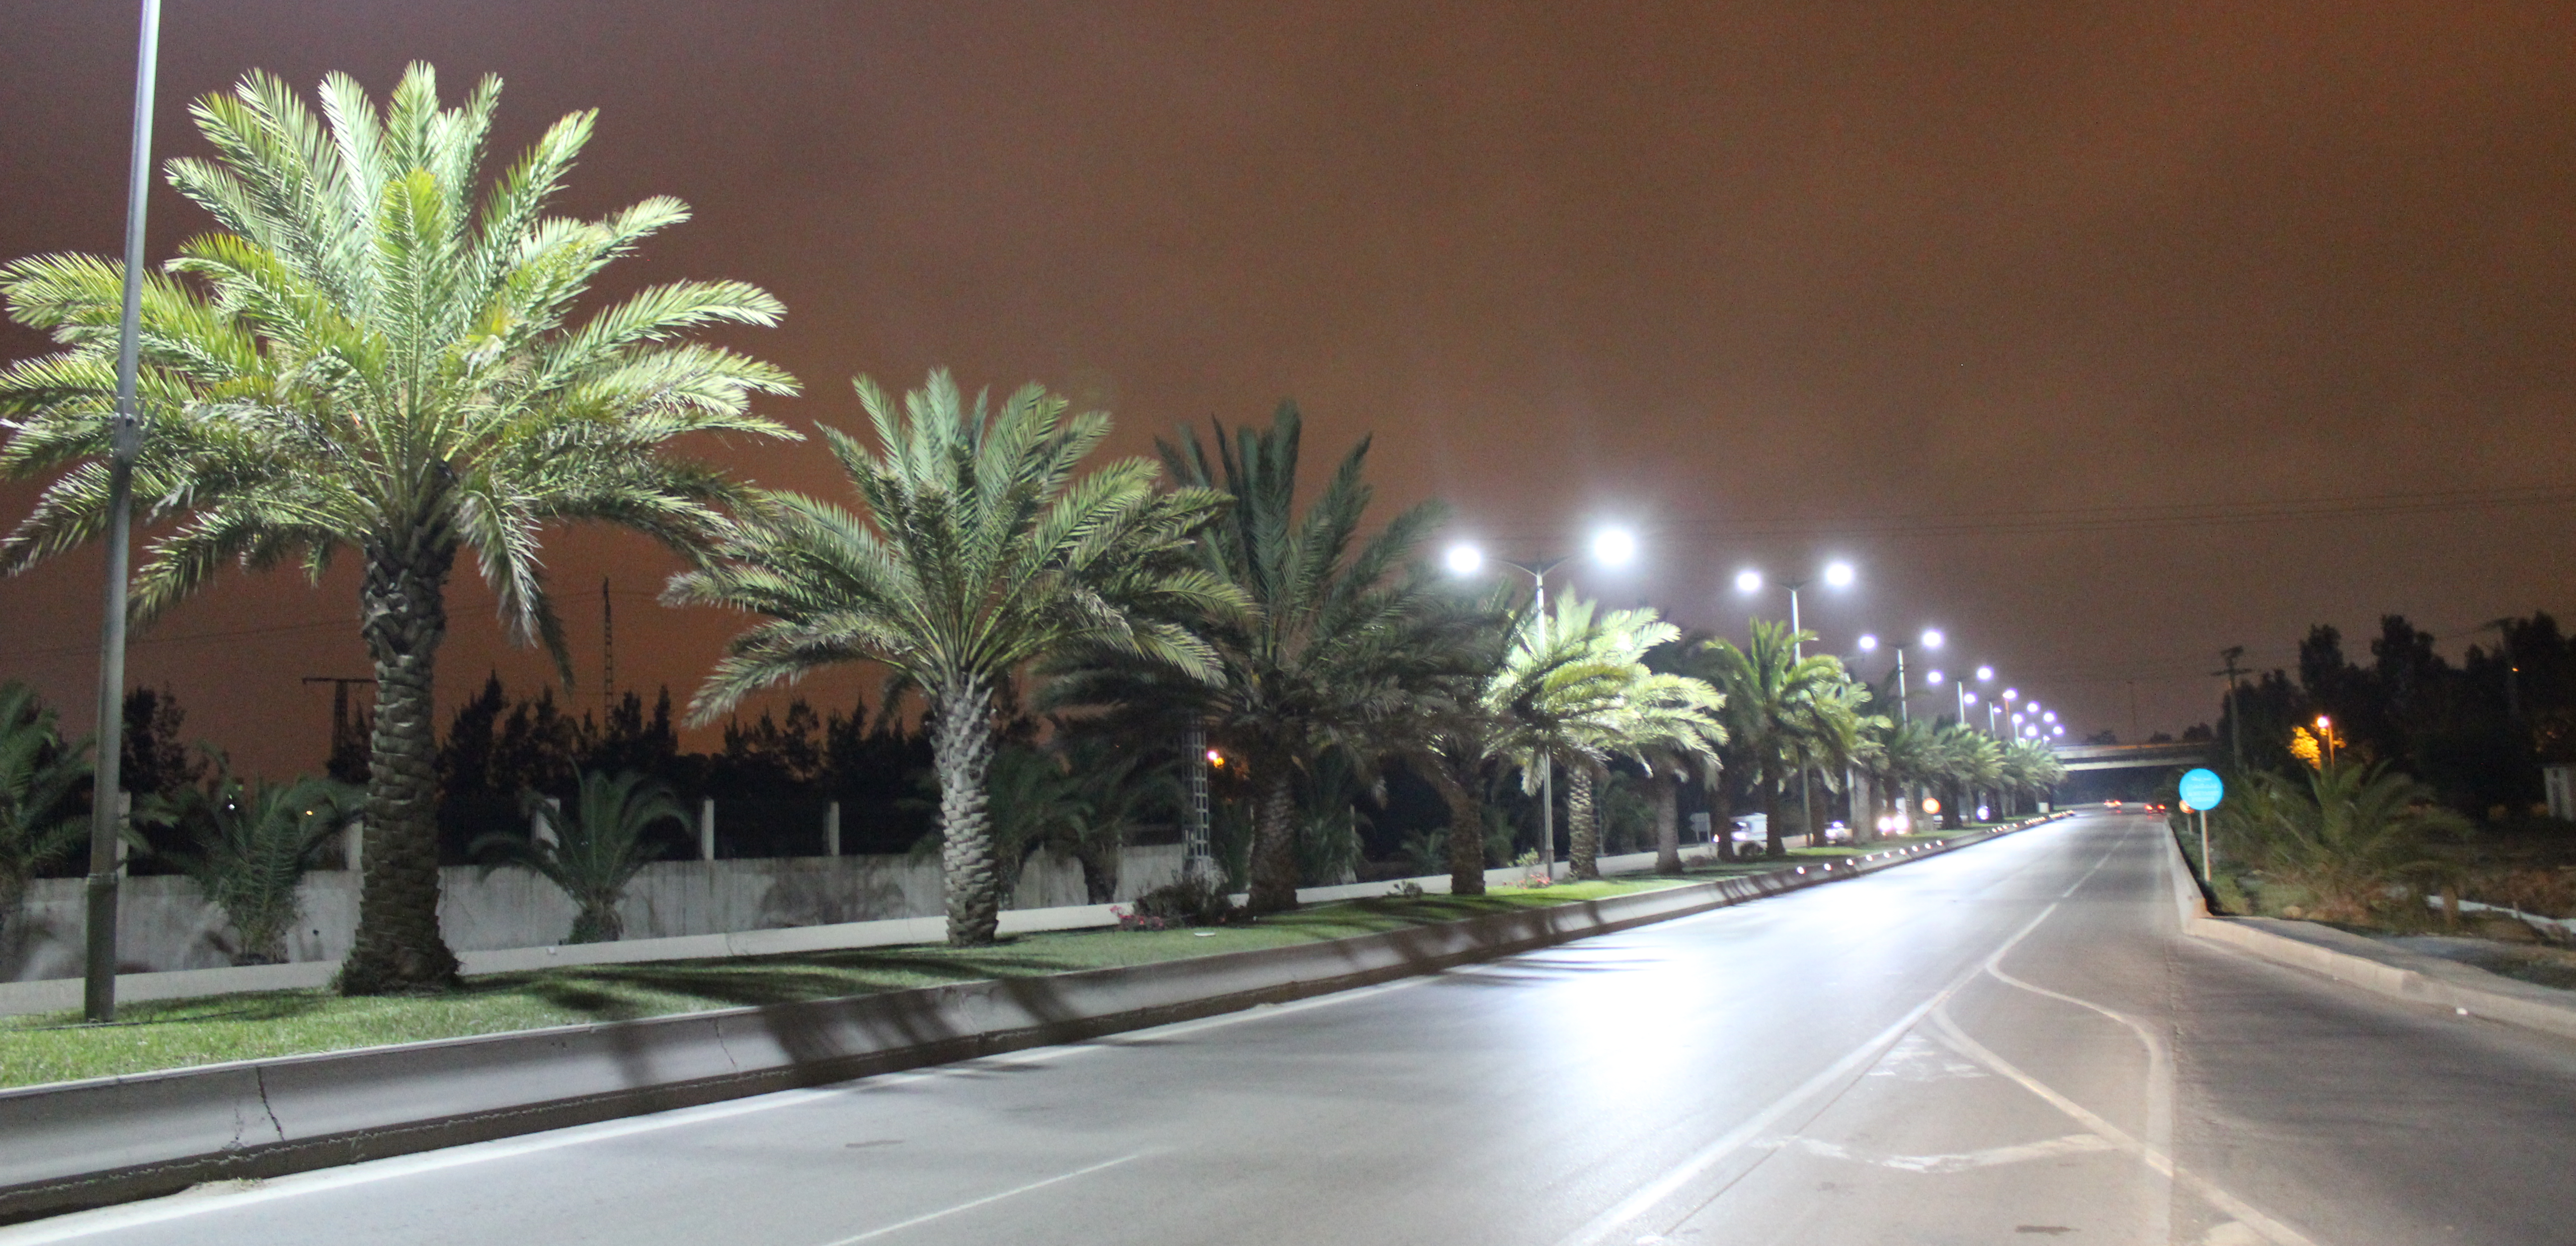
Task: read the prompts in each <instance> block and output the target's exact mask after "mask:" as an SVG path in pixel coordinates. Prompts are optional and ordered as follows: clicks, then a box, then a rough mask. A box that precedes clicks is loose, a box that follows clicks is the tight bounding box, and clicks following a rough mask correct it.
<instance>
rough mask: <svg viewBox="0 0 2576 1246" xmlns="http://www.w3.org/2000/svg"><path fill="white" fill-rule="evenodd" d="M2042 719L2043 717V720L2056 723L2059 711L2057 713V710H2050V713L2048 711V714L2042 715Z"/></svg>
mask: <svg viewBox="0 0 2576 1246" xmlns="http://www.w3.org/2000/svg"><path fill="white" fill-rule="evenodd" d="M2040 717H2041V718H2043V719H2046V720H2048V721H2049V722H2056V721H2057V711H2056V710H2050V711H2048V712H2047V713H2045V714H2042V715H2040Z"/></svg>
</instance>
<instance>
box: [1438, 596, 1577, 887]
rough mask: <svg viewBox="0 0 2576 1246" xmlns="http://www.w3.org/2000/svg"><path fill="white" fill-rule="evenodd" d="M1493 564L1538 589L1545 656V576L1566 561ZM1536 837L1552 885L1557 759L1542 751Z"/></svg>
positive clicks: (1570, 865)
mask: <svg viewBox="0 0 2576 1246" xmlns="http://www.w3.org/2000/svg"><path fill="white" fill-rule="evenodd" d="M1494 561H1496V562H1499V563H1501V564H1503V565H1504V566H1506V567H1510V568H1512V569H1513V570H1515V571H1519V572H1522V573H1524V574H1526V575H1528V576H1529V578H1530V583H1531V584H1533V585H1535V586H1537V592H1536V594H1535V596H1534V598H1533V600H1534V602H1535V604H1536V606H1537V608H1538V647H1539V652H1541V653H1545V652H1546V651H1547V573H1548V572H1550V571H1554V570H1556V569H1557V568H1558V567H1559V566H1561V565H1563V564H1564V562H1565V558H1564V557H1563V556H1561V555H1560V556H1558V557H1555V558H1540V559H1534V560H1532V561H1529V562H1521V561H1518V560H1516V559H1511V558H1497V559H1495V560H1494ZM1469 829H1471V830H1472V829H1473V828H1469ZM1459 830H1460V828H1458V827H1454V826H1453V827H1451V828H1449V833H1450V834H1452V835H1455V834H1458V833H1459ZM1538 837H1539V838H1538V842H1539V849H1538V857H1539V861H1540V863H1541V864H1543V865H1544V866H1545V867H1546V869H1547V880H1548V881H1549V882H1551V883H1553V882H1555V881H1556V757H1555V755H1554V754H1552V753H1549V752H1548V751H1547V750H1545V749H1541V750H1539V755H1538ZM1573 868H1574V865H1573V862H1571V861H1568V862H1567V863H1566V869H1567V871H1568V872H1569V873H1570V872H1572V870H1573Z"/></svg>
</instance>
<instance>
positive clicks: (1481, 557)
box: [1444, 541, 1485, 575]
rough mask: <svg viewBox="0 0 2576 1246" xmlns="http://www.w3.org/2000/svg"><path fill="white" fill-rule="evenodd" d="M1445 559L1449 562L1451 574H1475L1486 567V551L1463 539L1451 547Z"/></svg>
mask: <svg viewBox="0 0 2576 1246" xmlns="http://www.w3.org/2000/svg"><path fill="white" fill-rule="evenodd" d="M1444 561H1446V562H1447V563H1448V564H1449V574H1451V575H1474V574H1476V573H1477V572H1479V571H1482V570H1484V569H1485V551H1483V550H1480V549H1478V548H1476V547H1475V546H1473V545H1469V544H1467V543H1466V542H1464V541H1461V542H1459V543H1458V544H1456V545H1452V546H1450V547H1449V556H1448V558H1447V559H1445V560H1444Z"/></svg>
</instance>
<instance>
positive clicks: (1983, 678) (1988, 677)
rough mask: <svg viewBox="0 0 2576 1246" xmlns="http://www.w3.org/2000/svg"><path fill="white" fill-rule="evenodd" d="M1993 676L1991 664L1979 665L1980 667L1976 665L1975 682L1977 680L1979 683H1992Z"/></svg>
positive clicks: (1993, 670)
mask: <svg viewBox="0 0 2576 1246" xmlns="http://www.w3.org/2000/svg"><path fill="white" fill-rule="evenodd" d="M1994 678H1995V668H1993V667H1991V666H1980V667H1978V668H1977V682H1978V683H1981V684H1983V683H1992V682H1994Z"/></svg>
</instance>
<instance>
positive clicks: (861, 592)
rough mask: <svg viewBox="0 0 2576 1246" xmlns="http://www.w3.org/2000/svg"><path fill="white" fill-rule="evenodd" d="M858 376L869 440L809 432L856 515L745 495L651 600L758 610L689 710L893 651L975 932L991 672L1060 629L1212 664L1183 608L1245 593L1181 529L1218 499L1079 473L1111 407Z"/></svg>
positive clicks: (971, 937)
mask: <svg viewBox="0 0 2576 1246" xmlns="http://www.w3.org/2000/svg"><path fill="white" fill-rule="evenodd" d="M857 388H858V394H859V402H860V405H861V406H862V407H864V408H865V409H866V411H867V414H868V419H869V422H870V425H871V427H872V428H873V430H874V432H875V439H876V444H875V446H874V448H871V447H869V446H868V445H866V444H863V443H862V442H860V441H859V440H858V439H857V438H855V437H852V436H850V435H848V434H846V433H843V432H841V431H840V430H838V429H835V428H829V427H826V428H825V429H824V430H823V432H824V435H825V437H826V438H827V439H828V440H829V441H830V443H831V447H832V453H833V454H834V455H835V456H836V457H838V458H839V460H840V462H841V466H842V468H843V469H844V470H845V471H847V472H848V473H849V476H850V481H851V484H852V485H853V487H854V488H855V489H856V490H857V492H858V494H859V497H860V501H861V502H862V503H863V504H864V506H865V507H866V513H865V515H864V516H861V515H854V514H852V513H850V512H848V511H845V510H843V509H841V508H840V507H837V506H834V505H832V504H830V503H828V502H822V501H818V500H816V499H814V498H810V497H806V496H803V495H801V494H795V493H763V494H760V495H758V497H757V499H756V505H753V506H751V507H748V508H746V509H745V510H744V511H743V513H742V514H741V516H740V517H739V520H738V522H737V523H736V524H735V525H734V527H733V529H732V530H731V531H730V532H729V533H728V534H727V535H726V536H725V538H724V540H723V542H722V543H721V545H720V547H719V550H718V554H719V560H718V561H716V562H715V563H713V564H712V565H709V566H707V567H703V568H700V569H698V570H694V571H687V572H683V573H681V574H679V575H677V576H674V577H672V580H671V584H670V588H669V589H668V590H667V591H666V592H665V593H664V594H663V599H664V600H665V601H667V602H669V603H671V604H673V605H716V606H730V607H732V608H734V609H738V610H747V611H750V612H752V613H754V614H760V615H766V616H768V619H769V621H768V622H764V623H760V624H757V625H755V626H753V627H751V628H750V629H748V630H746V631H744V632H743V633H742V634H741V635H738V636H736V637H734V639H733V641H732V643H731V644H730V646H729V647H728V649H727V651H726V655H725V658H724V660H723V661H721V662H719V663H717V665H716V669H715V671H714V673H713V674H711V675H710V676H708V678H707V682H706V684H705V685H704V686H703V687H701V688H700V689H699V690H698V693H697V695H696V697H695V698H694V699H693V700H692V702H691V706H690V713H691V716H692V718H693V719H694V720H695V721H699V722H704V721H706V720H707V719H709V718H712V717H714V716H715V715H717V714H720V713H723V712H724V711H725V710H726V709H727V708H728V707H730V706H732V705H733V704H735V703H736V702H738V701H740V700H741V699H742V698H743V697H744V696H745V695H747V694H749V693H751V692H752V691H754V690H756V689H759V688H762V687H766V686H768V685H770V684H773V683H777V682H779V681H781V680H788V679H794V678H796V677H798V676H801V675H803V674H805V673H806V672H808V671H812V670H815V669H818V668H821V667H826V666H834V665H838V664H841V663H846V662H878V663H882V664H884V665H885V666H887V667H889V668H891V669H892V670H893V671H894V673H895V678H894V680H893V681H892V686H890V687H889V689H888V693H889V695H888V697H887V700H888V702H889V703H891V702H893V701H894V700H895V699H896V698H897V697H900V696H901V695H902V694H903V692H905V691H906V690H917V691H919V692H921V693H923V694H924V695H925V697H926V698H927V699H928V701H929V725H930V728H931V758H932V766H933V769H934V770H935V771H936V772H937V774H938V778H939V831H940V835H941V846H940V865H941V869H942V872H943V877H944V885H945V887H946V891H947V909H948V941H949V942H950V943H952V944H956V945H959V946H978V945H982V944H988V943H991V942H992V941H993V938H994V933H995V929H996V926H997V924H998V923H999V921H1000V919H1001V892H1000V886H999V884H1000V879H999V876H998V874H997V868H998V863H997V861H996V858H995V855H994V847H993V827H992V818H991V811H990V809H989V807H988V805H987V793H986V787H985V784H986V780H987V772H988V771H989V769H990V767H991V765H992V760H993V747H994V743H995V734H994V729H995V725H996V724H995V718H994V716H995V699H994V698H995V695H996V693H997V692H999V691H1000V690H1001V688H1002V686H1003V684H1004V682H1005V681H1006V680H1009V679H1011V678H1012V677H1013V676H1014V675H1015V674H1016V673H1017V672H1019V671H1021V670H1022V669H1023V668H1025V667H1027V666H1028V665H1029V664H1030V663H1033V662H1035V661H1037V660H1039V659H1040V658H1042V657H1044V656H1046V655H1047V654H1049V653H1051V652H1054V651H1058V650H1062V649H1066V648H1068V647H1072V646H1077V645H1079V646H1085V647H1087V648H1090V649H1094V650H1097V651H1105V652H1116V653H1122V654H1132V655H1136V656H1139V657H1143V658H1148V659H1153V660H1156V661H1161V662H1167V663H1169V664H1171V665H1172V666H1173V667H1174V668H1175V669H1178V670H1181V671H1184V672H1188V673H1189V674H1191V675H1193V676H1195V677H1198V678H1204V679H1210V680H1213V679H1215V678H1216V667H1217V660H1216V656H1215V654H1214V653H1213V652H1211V651H1210V649H1209V647H1208V645H1207V642H1205V641H1203V640H1201V639H1199V637H1198V636H1196V635H1194V634H1193V633H1192V632H1191V631H1190V630H1189V628H1188V627H1186V626H1185V625H1184V623H1183V621H1184V620H1190V619H1206V618H1223V617H1227V616H1229V615H1230V614H1233V613H1235V612H1238V611H1240V610H1241V608H1242V602H1241V598H1240V595H1239V594H1237V593H1236V592H1235V591H1234V590H1233V589H1231V588H1230V587H1228V586H1227V585H1226V584H1225V583H1223V582H1222V581H1220V580H1218V579H1217V578H1216V577H1214V576H1212V575H1210V574H1209V573H1208V572H1207V571H1205V570H1204V569H1202V568H1201V567H1200V566H1198V565H1197V561H1196V558H1195V556H1194V554H1193V551H1192V548H1191V540H1192V538H1193V536H1194V535H1195V534H1196V533H1197V532H1198V531H1199V530H1200V529H1201V528H1203V527H1205V526H1206V525H1207V523H1208V522H1209V521H1210V520H1211V519H1213V518H1214V517H1215V516H1216V514H1217V513H1218V512H1219V511H1220V510H1221V509H1222V508H1223V507H1224V505H1225V499H1224V498H1223V497H1222V496H1221V495H1219V494H1216V493H1213V492H1211V491H1209V490H1205V489H1195V488H1184V489H1179V490H1175V491H1172V492H1168V493H1158V492H1157V491H1156V490H1155V489H1154V487H1153V486H1154V478H1155V471H1154V465H1153V464H1152V463H1149V462H1147V461H1145V460H1143V459H1120V460H1117V461H1115V462H1111V463H1106V464H1103V465H1101V466H1100V467H1098V468H1096V469H1095V470H1093V471H1092V472H1091V473H1090V474H1089V475H1087V476H1083V477H1081V478H1080V479H1076V477H1075V475H1074V473H1075V471H1076V469H1077V468H1079V467H1080V466H1081V465H1082V461H1083V459H1084V458H1085V457H1086V456H1088V455H1089V454H1090V453H1091V451H1092V450H1093V449H1094V448H1095V447H1097V446H1098V445H1099V444H1100V441H1101V439H1102V438H1104V437H1106V436H1107V435H1108V433H1109V417H1108V416H1107V415H1104V414H1102V413H1099V412H1086V413H1083V414H1081V415H1076V416H1074V417H1072V418H1070V419H1067V418H1065V417H1064V409H1065V402H1064V399H1062V398H1059V397H1057V396H1055V395H1053V394H1050V393H1048V392H1047V391H1046V389H1045V388H1044V387H1042V386H1039V385H1034V384H1032V385H1027V386H1023V387H1022V388H1021V389H1020V390H1019V391H1018V392H1017V393H1014V394H1012V395H1011V396H1010V398H1009V399H1007V400H1005V401H1004V402H1003V403H1002V404H1001V405H1000V406H999V407H998V408H992V407H991V406H990V404H988V402H987V401H986V396H985V395H983V394H978V395H976V396H975V399H974V400H973V401H972V402H971V403H970V402H968V401H967V400H966V399H965V398H964V396H963V395H962V394H960V392H959V391H958V388H957V383H956V382H955V381H954V380H952V379H950V377H949V375H948V373H947V372H946V371H945V370H941V371H936V372H933V373H931V374H930V381H929V383H928V385H927V386H925V387H924V388H922V389H918V390H914V391H912V392H911V393H909V394H906V395H904V398H903V401H902V402H901V403H900V404H897V403H896V402H895V401H893V400H892V399H891V398H889V397H888V396H887V394H886V393H885V391H883V390H881V389H879V388H878V387H877V384H876V382H874V381H871V380H869V379H868V378H866V377H860V378H858V381H857Z"/></svg>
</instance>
